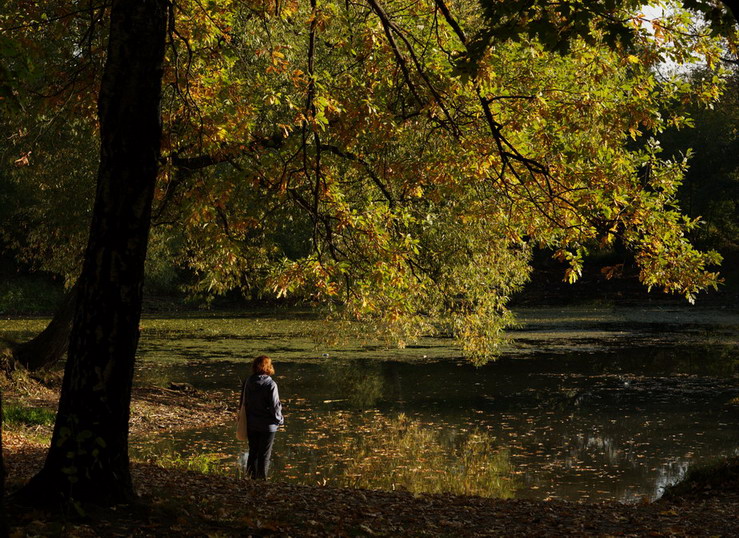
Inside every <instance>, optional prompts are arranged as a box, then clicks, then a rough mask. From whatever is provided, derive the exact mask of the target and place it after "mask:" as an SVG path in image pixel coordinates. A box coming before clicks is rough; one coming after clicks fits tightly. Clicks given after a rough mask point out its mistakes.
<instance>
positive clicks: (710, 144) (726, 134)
mask: <svg viewBox="0 0 739 538" xmlns="http://www.w3.org/2000/svg"><path fill="white" fill-rule="evenodd" d="M690 76H691V78H693V79H699V80H700V79H704V78H707V77H711V76H713V75H712V73H710V72H709V73H707V72H705V71H704V70H695V71H693V72H692V73H691V74H690ZM738 81H739V75H737V73H736V71H734V72H732V74H731V75H730V78H729V82H728V86H729V88H730V89H729V90H728V91H726V92H724V94H723V95H722V96H721V98H720V99H719V100H718V101H717V102H715V103H713V104H712V106H711V107H706V106H698V105H694V106H689V107H688V110H687V114H688V116H689V117H691V118H692V121H693V127H692V128H688V129H679V130H678V129H669V130H667V131H666V132H665V133H664V134H663V135H662V136H661V137H660V140H661V142H662V145H663V147H664V154H665V156H668V157H670V158H672V159H682V158H683V155H686V154H688V153H689V154H690V158H689V160H688V170H687V172H686V173H685V180H684V182H683V184H682V185H681V187H680V190H679V193H678V197H679V199H680V205H681V207H682V208H683V210H684V211H685V213H686V214H687V215H689V216H690V217H691V218H699V219H701V220H702V221H704V222H705V224H704V225H703V226H701V227H700V228H699V229H697V230H696V231H695V240H696V241H697V242H699V243H700V244H702V245H707V246H710V247H712V248H720V249H737V248H739V135H738V134H737V133H738V132H739V94H738V93H737V89H736V88H738V87H739V84H737V82H738ZM675 106H680V105H675ZM682 106H683V107H684V106H685V105H682Z"/></svg>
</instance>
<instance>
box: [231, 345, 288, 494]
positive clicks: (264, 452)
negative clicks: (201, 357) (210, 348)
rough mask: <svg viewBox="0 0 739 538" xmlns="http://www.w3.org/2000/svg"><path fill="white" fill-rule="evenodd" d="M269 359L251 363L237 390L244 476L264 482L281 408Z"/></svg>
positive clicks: (279, 424)
mask: <svg viewBox="0 0 739 538" xmlns="http://www.w3.org/2000/svg"><path fill="white" fill-rule="evenodd" d="M273 375H275V369H274V367H273V366H272V359H270V358H269V357H268V356H266V355H260V356H259V357H257V358H256V359H254V361H253V362H252V375H251V376H249V378H248V379H247V380H246V381H244V384H243V386H242V387H241V401H240V405H241V404H243V403H244V402H245V403H246V410H247V413H246V416H247V419H246V424H247V426H246V436H247V439H248V441H249V457H248V458H247V461H246V476H248V477H249V478H256V479H261V480H267V475H268V473H269V464H270V458H271V457H272V445H273V444H274V441H275V433H276V432H277V428H279V427H280V426H281V425H282V424H283V423H284V419H283V417H282V404H281V403H280V395H279V393H278V392H277V383H275V382H274V380H273V379H272V377H271V376H273Z"/></svg>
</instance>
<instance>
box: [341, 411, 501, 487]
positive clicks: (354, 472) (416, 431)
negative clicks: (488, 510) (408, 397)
mask: <svg viewBox="0 0 739 538" xmlns="http://www.w3.org/2000/svg"><path fill="white" fill-rule="evenodd" d="M378 420H380V421H383V422H382V423H379V422H378V424H376V427H375V428H374V429H373V430H371V431H368V432H367V433H366V435H364V436H363V437H361V438H359V439H358V440H357V441H356V442H355V443H356V446H354V447H352V449H351V450H349V451H348V453H350V454H351V456H350V457H349V458H350V459H349V461H347V469H346V472H345V475H344V476H345V478H344V479H343V481H344V482H345V485H352V486H355V487H366V488H380V489H391V490H395V489H404V490H408V491H411V492H414V493H420V492H427V493H442V492H448V493H455V494H462V495H479V496H483V497H500V498H511V497H513V496H514V493H515V484H514V482H513V481H512V478H511V476H512V469H511V465H510V462H509V456H508V452H507V451H505V450H498V449H497V448H496V447H495V446H494V445H493V439H492V438H491V437H490V435H488V434H487V433H484V432H474V433H470V434H465V435H464V436H459V437H457V438H452V441H451V442H449V441H445V440H444V439H443V437H444V435H443V434H444V432H438V431H433V430H432V429H430V428H428V427H426V426H425V425H424V424H422V423H421V422H419V421H416V420H411V419H409V418H407V417H406V416H405V415H400V416H399V417H398V418H397V419H394V420H393V419H390V420H388V419H382V418H380V417H378Z"/></svg>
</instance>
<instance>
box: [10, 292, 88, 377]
mask: <svg viewBox="0 0 739 538" xmlns="http://www.w3.org/2000/svg"><path fill="white" fill-rule="evenodd" d="M76 298H77V284H75V285H74V286H73V287H72V288H71V289H70V290H69V291H67V294H66V295H65V296H64V301H63V302H62V304H61V306H60V307H59V309H58V310H57V311H56V313H55V314H54V317H53V318H52V320H51V322H49V325H47V327H46V328H45V329H44V330H43V331H42V332H40V333H39V334H38V335H37V336H35V337H34V338H33V339H31V340H29V341H28V342H23V343H21V344H17V345H15V346H14V347H13V359H14V360H15V362H17V363H18V364H20V365H22V366H23V367H24V368H26V369H27V370H30V371H32V372H33V371H36V370H41V369H42V368H49V367H50V366H53V365H54V364H56V363H57V362H59V361H60V360H61V358H62V357H64V354H65V353H66V352H67V348H68V347H69V333H70V331H71V329H72V319H73V317H74V307H75V302H76Z"/></svg>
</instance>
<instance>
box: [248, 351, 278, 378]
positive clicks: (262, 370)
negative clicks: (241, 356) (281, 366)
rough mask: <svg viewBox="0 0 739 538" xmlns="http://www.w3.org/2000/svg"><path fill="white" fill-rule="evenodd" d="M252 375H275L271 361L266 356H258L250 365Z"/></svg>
mask: <svg viewBox="0 0 739 538" xmlns="http://www.w3.org/2000/svg"><path fill="white" fill-rule="evenodd" d="M251 369H252V372H254V375H275V367H274V366H272V359H270V358H269V357H268V356H267V355H259V357H257V358H256V359H254V362H253V363H251Z"/></svg>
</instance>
